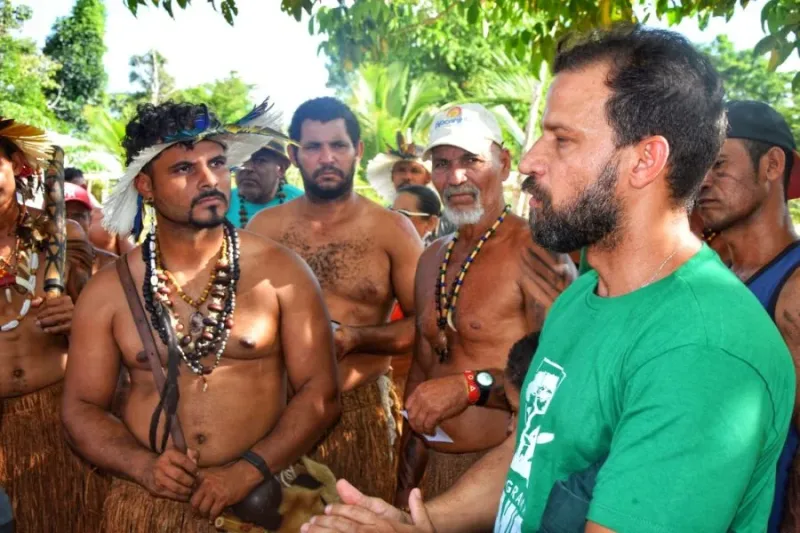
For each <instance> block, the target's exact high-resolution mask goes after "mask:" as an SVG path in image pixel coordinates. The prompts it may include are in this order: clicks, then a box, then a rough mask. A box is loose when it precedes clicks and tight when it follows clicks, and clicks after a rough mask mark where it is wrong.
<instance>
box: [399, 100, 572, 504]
mask: <svg viewBox="0 0 800 533" xmlns="http://www.w3.org/2000/svg"><path fill="white" fill-rule="evenodd" d="M502 143H503V136H502V132H501V130H500V126H499V125H498V124H497V121H496V120H495V118H494V116H493V115H492V114H491V113H490V112H489V111H488V110H487V109H485V108H484V107H483V106H480V105H477V104H464V105H461V106H455V107H451V108H449V109H447V110H445V111H443V112H442V113H440V114H438V115H437V116H436V117H435V118H434V121H433V126H432V128H431V134H430V143H429V144H428V147H427V149H426V155H428V156H430V157H431V158H432V160H433V184H434V185H435V187H436V189H437V190H438V191H439V194H440V195H441V197H442V198H443V199H444V206H445V209H444V216H445V217H446V218H448V219H449V220H450V221H451V222H452V223H454V224H455V225H456V226H457V227H458V232H457V233H456V234H455V235H454V236H452V237H446V238H443V239H439V240H438V241H436V242H435V243H433V244H432V245H431V246H429V247H428V248H427V249H426V251H425V253H424V254H423V255H422V258H421V259H420V262H419V268H418V270H417V278H416V307H417V317H418V320H417V340H416V350H415V352H414V360H413V362H412V364H411V369H410V370H409V378H408V383H407V385H406V398H407V401H406V409H407V410H408V415H409V422H410V425H411V427H412V428H413V429H414V432H415V433H411V432H408V433H406V434H405V435H404V436H403V444H404V447H403V452H402V453H401V458H400V464H399V466H398V491H397V498H396V500H395V501H396V502H397V504H398V505H401V506H404V505H405V504H406V501H407V499H408V493H409V491H410V490H411V489H412V488H414V487H416V486H417V485H418V484H419V486H420V488H421V489H422V492H423V494H424V495H425V497H426V498H432V497H435V496H437V495H438V494H440V493H442V492H444V491H445V490H447V489H448V488H450V486H452V485H453V483H454V482H455V481H456V480H457V479H458V478H459V477H460V476H461V474H463V473H464V472H465V471H466V470H467V469H468V468H469V467H470V466H472V464H473V463H475V461H477V460H478V459H479V458H480V457H481V456H482V455H483V454H485V453H486V452H487V451H488V450H490V449H492V448H493V447H495V446H497V445H498V444H500V443H501V442H503V440H504V439H505V438H506V436H507V432H506V429H507V428H508V425H509V418H510V416H511V413H510V410H509V409H508V406H507V404H506V402H505V399H504V398H503V395H502V390H503V388H502V382H501V378H502V375H503V369H504V368H505V366H506V359H507V357H508V352H509V350H510V348H511V346H512V345H513V344H514V343H515V342H516V341H517V340H518V339H519V338H521V337H524V336H525V335H526V334H528V333H530V332H534V331H539V330H540V329H541V327H542V322H543V320H544V316H545V311H546V308H547V306H548V302H547V301H546V300H545V299H543V298H542V299H537V298H536V297H535V296H534V295H533V294H532V293H531V291H529V290H527V287H528V285H529V283H530V281H531V280H530V279H529V278H530V277H531V276H536V274H534V273H532V271H531V270H530V269H529V268H528V267H527V266H526V264H527V263H528V262H530V261H533V262H537V263H540V264H541V265H545V266H546V267H547V268H549V269H550V270H551V272H553V273H555V272H557V271H560V270H563V269H564V267H569V268H568V269H567V270H563V272H566V273H567V274H564V275H558V276H557V278H558V282H557V284H556V289H557V291H559V292H560V291H561V290H563V289H564V288H565V287H566V286H567V284H568V283H569V282H570V281H571V280H572V279H574V277H575V271H574V268H572V264H571V262H570V260H569V258H568V257H567V256H566V255H561V256H556V255H553V254H551V253H549V252H547V251H546V250H544V249H543V248H541V247H539V246H538V245H536V244H534V242H533V239H532V238H531V232H530V228H529V225H528V222H527V221H526V220H524V219H522V218H520V217H518V216H516V215H514V214H512V213H510V212H509V209H508V207H507V206H506V205H505V202H504V200H503V182H504V181H505V180H506V178H508V175H509V170H510V168H511V157H510V154H509V153H508V150H506V149H505V148H503V146H502ZM520 251H522V254H524V258H525V261H523V260H522V259H523V256H522V255H521V254H520ZM442 269H444V270H445V271H446V275H445V278H446V279H445V283H444V289H445V291H446V292H445V294H444V295H442V293H441V292H440V290H439V289H440V288H441V287H442V285H441V280H440V273H441V270H442ZM465 270H466V271H465ZM457 279H459V280H460V281H458V282H456V280H457ZM462 282H463V284H462ZM456 283H457V284H456ZM453 287H455V288H456V291H458V292H457V293H456V295H455V296H454V295H453V294H452V290H453ZM443 297H444V299H442V298H443ZM489 369H495V370H493V371H490V370H489ZM495 381H496V382H495ZM493 393H494V394H493ZM490 407H491V408H490ZM440 423H441V427H442V429H443V430H444V431H445V432H446V433H447V434H448V435H449V436H450V437H451V438H452V439H453V441H454V442H452V443H442V442H429V443H427V444H423V442H424V441H423V440H422V437H421V436H420V435H421V434H433V433H434V430H435V428H436V426H437V425H439V424H440ZM426 448H427V450H426ZM426 463H427V468H426ZM423 472H424V477H423V476H422V474H423ZM420 482H421V484H420Z"/></svg>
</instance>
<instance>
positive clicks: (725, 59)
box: [703, 35, 800, 140]
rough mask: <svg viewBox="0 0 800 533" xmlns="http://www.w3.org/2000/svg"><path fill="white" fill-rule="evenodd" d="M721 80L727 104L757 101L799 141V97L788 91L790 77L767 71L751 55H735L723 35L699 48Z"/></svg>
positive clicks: (759, 59)
mask: <svg viewBox="0 0 800 533" xmlns="http://www.w3.org/2000/svg"><path fill="white" fill-rule="evenodd" d="M703 49H704V51H705V52H706V53H708V55H709V57H710V58H711V62H712V63H713V64H714V66H715V67H716V68H717V70H718V71H719V72H720V75H721V76H722V77H723V79H724V80H725V93H726V97H727V99H729V100H760V101H762V102H766V103H768V104H770V105H771V106H773V107H774V108H775V109H776V110H777V111H778V112H779V113H781V114H782V115H783V117H784V118H785V119H786V121H787V122H788V123H789V126H790V127H791V128H792V131H793V132H794V138H795V139H797V140H800V94H799V93H798V92H797V91H792V77H793V76H792V74H789V73H785V72H774V71H771V70H770V67H769V64H768V61H767V60H766V59H765V58H763V57H758V56H757V55H756V54H755V53H754V52H751V51H737V50H736V49H735V48H734V46H733V43H731V41H730V40H729V39H728V37H726V36H724V35H720V36H718V37H717V38H716V39H715V40H714V41H713V42H712V43H711V44H710V45H708V46H705V47H703Z"/></svg>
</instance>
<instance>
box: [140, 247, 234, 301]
mask: <svg viewBox="0 0 800 533" xmlns="http://www.w3.org/2000/svg"><path fill="white" fill-rule="evenodd" d="M227 253H228V240H227V239H223V240H222V247H221V248H220V251H219V255H218V256H217V265H219V264H220V262H221V261H222V260H223V259H224V258H225V255H226V254H227ZM156 268H157V269H158V270H160V271H162V272H163V273H164V274H165V275H166V276H167V280H168V281H169V283H170V285H172V286H173V288H174V289H175V292H177V293H178V296H180V298H181V300H183V301H184V302H186V303H187V304H188V305H190V306H192V307H194V308H195V309H199V308H200V306H201V305H203V304H204V303H206V300H208V295H209V294H210V293H211V287H212V286H213V285H214V277H215V276H214V270H212V271H211V274H209V276H208V283H206V286H205V287H204V288H203V292H202V293H201V294H200V297H199V298H198V299H197V300H195V299H193V298H192V297H191V296H189V295H188V294H186V292H184V290H183V287H181V286H180V284H179V283H178V281H177V280H176V279H175V276H173V275H172V272H170V271H169V270H167V269H166V268H164V265H163V262H162V260H161V253H160V252H159V251H158V249H157V248H156Z"/></svg>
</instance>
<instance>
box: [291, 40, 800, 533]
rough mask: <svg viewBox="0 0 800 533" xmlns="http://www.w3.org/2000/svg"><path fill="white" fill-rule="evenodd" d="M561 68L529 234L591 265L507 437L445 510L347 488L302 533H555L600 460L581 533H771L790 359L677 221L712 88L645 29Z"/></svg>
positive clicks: (598, 44) (702, 64)
mask: <svg viewBox="0 0 800 533" xmlns="http://www.w3.org/2000/svg"><path fill="white" fill-rule="evenodd" d="M554 72H555V77H554V79H553V83H552V85H551V87H550V90H549V93H548V97H547V103H546V107H545V112H544V116H543V121H542V132H543V133H542V136H541V137H540V138H539V139H538V140H537V142H536V143H535V144H534V146H533V147H532V148H531V149H530V150H529V151H528V152H527V153H526V154H525V155H524V157H523V159H522V161H521V163H520V171H521V172H522V173H523V174H527V175H528V176H530V177H529V178H528V179H527V180H526V183H525V188H526V190H527V191H528V192H530V193H531V194H532V200H531V208H532V209H531V228H532V231H533V234H534V238H535V240H536V241H537V242H538V243H539V244H541V245H542V246H544V247H545V248H549V249H551V250H553V251H559V252H569V251H572V250H577V249H580V248H582V247H586V248H587V253H586V259H587V261H588V264H589V265H590V266H591V267H592V269H591V270H590V271H589V272H587V273H585V274H584V275H583V276H581V277H580V278H579V279H578V280H577V281H575V282H573V284H572V285H571V286H570V287H569V288H568V289H567V290H566V291H564V293H563V294H562V295H561V296H560V297H559V298H558V299H557V300H556V301H555V303H554V305H553V306H552V308H551V309H550V312H549V314H548V316H547V319H546V321H545V324H544V328H543V330H542V332H541V336H540V339H539V347H538V350H537V352H536V354H535V356H534V360H533V362H532V364H531V366H530V370H529V372H528V375H527V377H526V380H525V382H524V384H523V387H522V392H521V399H520V408H519V417H518V418H519V423H518V426H517V431H516V435H514V436H511V437H510V438H509V440H508V442H506V443H505V444H502V445H500V446H499V447H498V448H496V449H495V450H493V451H492V452H491V453H489V454H487V455H486V456H484V458H483V459H482V460H481V461H479V462H478V463H476V464H475V465H474V466H473V468H472V469H470V470H469V471H468V472H467V473H465V474H464V475H463V476H462V477H461V479H460V480H459V482H458V483H457V484H456V485H455V486H454V487H453V488H452V489H451V490H450V491H449V492H447V493H445V494H443V495H442V496H440V497H439V498H436V499H434V500H432V501H431V502H428V503H426V504H424V505H423V504H422V502H421V499H420V495H419V493H418V492H417V491H412V494H411V497H410V498H409V505H410V507H411V510H412V513H411V515H408V514H403V513H400V512H399V511H397V510H396V509H394V508H391V507H389V506H388V505H386V504H384V503H382V502H379V501H376V500H373V499H369V498H365V497H363V496H362V495H360V494H358V493H356V492H354V491H353V490H352V489H351V488H350V487H349V486H347V485H346V484H345V483H343V482H340V483H341V486H340V491H339V492H340V495H341V496H342V500H343V501H344V502H345V504H349V505H344V506H338V505H334V506H333V507H332V508H331V509H330V510H329V511H328V513H329V514H328V515H326V516H324V517H316V518H315V520H314V524H312V525H311V527H308V528H306V529H304V530H303V531H304V533H317V532H324V531H326V529H324V528H325V527H331V526H334V527H335V530H336V531H356V532H357V531H433V530H434V529H433V528H434V527H435V530H436V531H437V532H438V533H446V532H451V531H452V532H456V531H464V532H466V531H481V530H485V529H489V528H491V527H492V526H494V530H495V532H498V533H517V532H526V533H527V532H537V531H543V532H544V531H563V529H561V528H562V526H563V525H564V524H563V523H559V521H558V520H557V519H555V520H554V521H553V522H550V521H549V520H550V517H551V514H550V513H553V514H554V515H555V513H554V511H556V510H555V509H552V508H546V503H547V501H548V497H549V495H550V493H551V491H552V489H553V487H554V486H556V485H557V484H558V483H563V482H564V481H565V480H568V479H569V477H570V476H571V475H572V474H575V473H578V472H583V471H586V470H587V469H590V468H593V467H596V465H597V464H598V462H601V466H600V468H599V471H598V472H597V476H596V479H595V481H594V483H595V484H594V487H593V489H592V496H591V501H590V502H589V510H588V515H587V516H586V525H585V529H584V531H585V532H586V533H608V532H620V533H628V532H631V533H650V532H653V533H668V532H675V533H724V532H726V531H735V532H737V533H751V532H752V533H756V532H759V533H760V532H763V531H764V530H765V528H766V524H767V519H768V517H769V512H770V507H771V500H772V493H773V490H774V485H775V465H776V461H777V459H778V455H779V453H780V450H781V447H782V446H783V442H784V440H785V438H786V435H787V430H788V428H789V420H790V417H791V413H792V407H793V403H794V388H795V386H794V367H793V364H792V361H791V358H790V356H789V353H788V351H787V349H786V346H785V343H783V341H782V340H781V337H780V334H779V333H778V331H777V329H776V328H775V326H774V325H773V324H772V322H771V320H770V319H769V317H768V316H767V314H766V313H765V312H764V310H763V308H762V307H761V305H760V304H759V303H758V301H757V300H756V299H755V297H754V296H753V295H752V294H751V293H750V291H748V289H747V288H746V287H745V286H744V285H742V283H741V282H740V281H739V280H737V279H736V277H735V276H734V275H733V274H731V273H730V271H729V270H728V269H726V268H725V266H724V265H723V264H722V263H721V262H720V261H719V258H718V257H717V255H716V254H715V253H714V252H713V251H711V250H710V249H709V248H708V247H707V246H705V245H703V244H702V243H701V242H700V241H699V240H698V238H697V237H696V236H695V235H694V234H692V232H691V229H690V227H689V218H688V209H689V208H690V206H692V205H693V201H694V198H695V197H696V195H697V191H698V189H699V186H700V183H701V181H702V179H703V176H704V174H705V173H706V171H707V170H708V169H709V168H710V167H711V165H712V163H713V162H714V159H715V157H716V155H717V153H718V151H719V149H720V146H721V144H722V141H723V139H724V136H725V125H726V121H725V116H724V111H723V101H722V97H723V90H722V84H721V82H720V79H719V77H718V75H717V73H716V72H715V71H714V68H713V67H712V66H711V64H710V63H709V61H708V59H707V58H705V57H704V56H703V55H701V54H700V53H698V52H697V51H696V50H695V49H694V48H693V47H692V45H691V44H690V43H689V42H688V41H687V40H686V39H685V38H683V37H681V36H679V35H677V34H675V33H672V32H668V31H664V30H647V29H643V28H641V27H633V28H624V29H617V30H615V31H612V32H599V33H594V34H592V35H591V36H590V37H589V38H588V39H585V40H582V41H580V42H577V43H574V42H573V43H566V45H565V46H562V47H561V48H560V51H559V54H558V55H557V57H556V59H555V62H554ZM579 503H580V504H581V505H577V506H576V508H581V506H582V507H583V509H584V512H585V502H579ZM560 505H564V506H567V507H568V506H570V505H571V502H570V501H569V499H568V498H567V499H566V501H562V502H560ZM412 517H413V522H414V523H415V525H416V527H411V526H406V525H402V526H401V525H398V524H397V522H405V524H409V523H410V522H412ZM342 521H349V523H348V524H346V525H348V526H355V524H361V525H363V526H364V527H363V528H362V529H359V528H358V526H355V527H349V528H348V527H345V525H343V522H342ZM392 522H393V523H392ZM551 526H552V527H551Z"/></svg>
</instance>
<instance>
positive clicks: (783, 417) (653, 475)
mask: <svg viewBox="0 0 800 533" xmlns="http://www.w3.org/2000/svg"><path fill="white" fill-rule="evenodd" d="M596 287H597V273H596V272H595V271H589V272H587V273H586V274H584V275H582V276H581V277H580V278H578V279H577V280H576V281H575V282H574V283H573V284H572V285H571V286H570V287H569V288H568V289H567V290H566V291H564V293H563V294H562V296H561V297H560V298H559V299H558V300H557V301H556V303H555V304H554V305H553V308H552V310H551V311H550V313H549V315H548V317H547V320H546V322H545V324H544V328H543V330H542V334H541V338H540V339H539V348H538V350H537V352H536V355H535V357H534V360H533V362H532V363H531V366H530V369H529V371H528V374H527V376H526V379H525V383H524V384H523V388H522V393H521V395H520V414H519V425H518V428H517V448H516V451H515V454H514V459H513V461H512V463H511V468H510V469H509V472H508V477H507V480H506V484H505V488H504V491H503V496H502V500H501V503H500V509H499V511H498V516H497V521H496V524H495V532H496V533H510V532H521V531H524V532H535V531H536V530H537V528H538V527H539V525H540V521H541V518H542V512H543V511H544V507H545V503H546V502H547V497H548V495H549V493H550V490H551V488H552V487H553V485H554V484H555V482H556V481H559V480H565V479H566V478H567V477H568V476H569V474H571V473H575V472H580V471H583V470H585V469H586V468H588V467H589V466H590V465H592V464H594V463H596V462H597V461H601V460H603V459H604V458H606V459H605V463H604V464H603V466H602V468H601V469H600V472H599V473H598V475H597V484H596V485H595V488H594V492H593V495H592V500H591V506H590V510H589V516H588V519H589V520H591V521H593V522H596V523H598V524H600V525H602V526H605V527H608V528H610V529H612V530H614V531H616V532H618V533H629V532H630V533H650V532H653V533H655V532H658V533H666V532H674V533H718V532H719V533H722V532H725V531H735V532H739V533H750V532H752V533H756V532H758V533H763V532H764V531H765V530H766V524H767V519H768V517H769V513H770V509H771V507H772V496H773V491H774V487H775V468H776V467H775V465H776V461H777V459H778V455H779V454H780V452H781V448H782V447H783V443H784V440H785V439H786V435H787V430H788V427H789V420H790V417H791V414H792V408H793V404H794V389H795V377H794V376H795V373H794V366H793V364H792V360H791V357H790V355H789V352H788V350H787V348H786V345H785V344H784V342H783V340H782V339H781V336H780V334H779V333H778V330H777V329H776V327H775V325H774V324H773V323H772V321H771V320H770V318H769V316H768V315H767V313H766V312H765V311H764V308H763V306H761V304H759V303H758V300H756V298H755V296H753V295H752V293H751V292H750V291H749V290H748V289H747V288H746V287H745V286H744V285H743V284H742V283H740V282H739V280H738V279H736V277H735V276H734V275H733V274H732V273H731V272H730V271H729V270H728V269H727V268H725V266H724V265H723V264H722V263H721V262H720V260H719V258H718V257H717V255H716V254H715V253H714V252H713V251H712V250H711V249H710V248H708V247H707V246H703V249H702V250H701V251H700V252H698V253H697V254H696V255H695V256H694V257H693V258H692V259H690V260H689V261H687V262H686V264H684V265H683V266H681V267H680V268H679V269H678V270H677V271H676V272H674V273H673V274H672V275H670V276H668V277H666V278H664V279H663V280H660V281H658V282H656V283H653V284H652V285H649V286H647V287H644V288H642V289H640V290H637V291H634V292H632V293H629V294H626V295H623V296H619V297H615V298H601V297H599V296H597V295H596V294H595V289H596ZM534 451H535V454H534Z"/></svg>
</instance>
